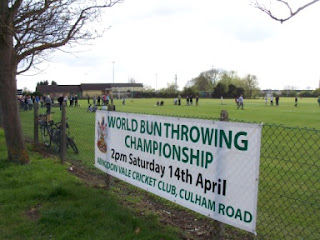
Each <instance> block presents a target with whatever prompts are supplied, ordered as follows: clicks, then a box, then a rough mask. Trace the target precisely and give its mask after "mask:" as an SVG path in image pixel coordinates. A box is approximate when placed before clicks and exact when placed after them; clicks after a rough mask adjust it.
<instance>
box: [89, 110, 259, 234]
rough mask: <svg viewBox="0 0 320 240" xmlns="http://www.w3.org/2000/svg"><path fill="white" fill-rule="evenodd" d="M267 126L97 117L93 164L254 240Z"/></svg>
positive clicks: (135, 116) (128, 116) (115, 115)
mask: <svg viewBox="0 0 320 240" xmlns="http://www.w3.org/2000/svg"><path fill="white" fill-rule="evenodd" d="M261 128H262V127H261V125H258V124H248V123H233V122H221V121H211V120H200V119H189V118H174V117H163V116H151V115H141V114H131V113H120V112H107V111H97V112H96V130H95V131H96V133H95V136H96V137H95V166H96V167H97V168H99V169H100V170H102V171H104V172H106V173H108V174H110V175H112V176H114V177H117V178H119V179H122V180H124V181H126V182H129V183H131V184H133V185H135V186H137V187H140V188H142V189H145V190H147V191H149V192H152V193H154V194H156V195H158V196H161V197H163V198H166V199H168V200H170V201H173V202H175V203H178V204H180V205H182V206H184V207H187V208H189V209H191V210H194V211H196V212H199V213H201V214H203V215H206V216H209V217H211V218H213V219H216V220H218V221H220V222H223V223H226V224H230V225H232V226H235V227H238V228H241V229H244V230H247V231H250V232H252V233H254V234H256V232H255V229H256V219H257V194H258V181H259V179H258V178H259V161H260V142H261Z"/></svg>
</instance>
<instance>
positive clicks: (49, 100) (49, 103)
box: [45, 95, 52, 114]
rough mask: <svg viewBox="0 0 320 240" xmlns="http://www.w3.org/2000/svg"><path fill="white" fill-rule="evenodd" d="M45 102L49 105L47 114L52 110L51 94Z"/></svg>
mask: <svg viewBox="0 0 320 240" xmlns="http://www.w3.org/2000/svg"><path fill="white" fill-rule="evenodd" d="M45 103H46V107H47V114H50V112H51V104H52V102H51V98H50V95H48V96H47V97H46V100H45Z"/></svg>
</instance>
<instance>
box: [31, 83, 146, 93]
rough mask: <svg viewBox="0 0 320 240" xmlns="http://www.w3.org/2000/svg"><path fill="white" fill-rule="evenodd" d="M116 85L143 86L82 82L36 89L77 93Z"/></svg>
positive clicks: (122, 85)
mask: <svg viewBox="0 0 320 240" xmlns="http://www.w3.org/2000/svg"><path fill="white" fill-rule="evenodd" d="M117 87H127V88H132V87H143V84H142V83H82V84H81V85H39V86H38V87H37V91H38V92H40V93H41V94H45V93H63V92H64V93H66V92H67V93H77V92H82V91H94V90H101V91H103V90H106V89H112V88H117Z"/></svg>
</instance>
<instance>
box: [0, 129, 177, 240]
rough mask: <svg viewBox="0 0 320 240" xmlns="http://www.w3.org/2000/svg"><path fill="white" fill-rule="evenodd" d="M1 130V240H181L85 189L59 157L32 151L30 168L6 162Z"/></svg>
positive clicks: (148, 218)
mask: <svg viewBox="0 0 320 240" xmlns="http://www.w3.org/2000/svg"><path fill="white" fill-rule="evenodd" d="M4 146H5V143H4V133H3V130H1V129H0V179H1V181H0V239H10V240H14V239H17V240H18V239H19V240H21V239H41V240H42V239H66V240H72V239H76V240H79V239H115V240H117V239H128V240H131V239H178V237H177V235H178V233H177V231H174V230H172V229H171V228H164V227H163V226H161V225H160V224H159V222H158V219H157V218H156V217H155V216H154V215H152V214H149V215H147V216H146V217H144V218H141V217H137V216H136V215H135V214H134V213H133V212H132V211H131V210H129V209H127V208H125V207H123V206H121V205H120V204H119V203H118V198H117V197H116V196H114V195H113V193H112V192H110V191H106V190H102V189H96V188H92V187H89V186H87V185H85V184H84V183H83V182H81V180H79V179H78V178H76V177H75V176H73V175H71V174H69V173H68V171H67V170H66V168H67V166H66V165H61V164H60V163H59V161H58V159H51V158H43V157H41V156H40V155H39V154H37V153H34V152H31V151H30V158H31V164H28V165H16V164H11V163H8V162H7V161H6V148H5V147H4Z"/></svg>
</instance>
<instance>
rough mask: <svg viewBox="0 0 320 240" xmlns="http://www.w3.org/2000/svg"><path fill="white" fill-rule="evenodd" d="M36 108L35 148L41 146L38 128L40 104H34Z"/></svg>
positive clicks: (34, 122)
mask: <svg viewBox="0 0 320 240" xmlns="http://www.w3.org/2000/svg"><path fill="white" fill-rule="evenodd" d="M33 107H34V112H33V113H34V120H33V144H34V146H35V147H36V146H38V145H39V128H38V120H39V117H38V115H39V111H38V110H39V105H38V102H36V101H35V102H34V104H33Z"/></svg>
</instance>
